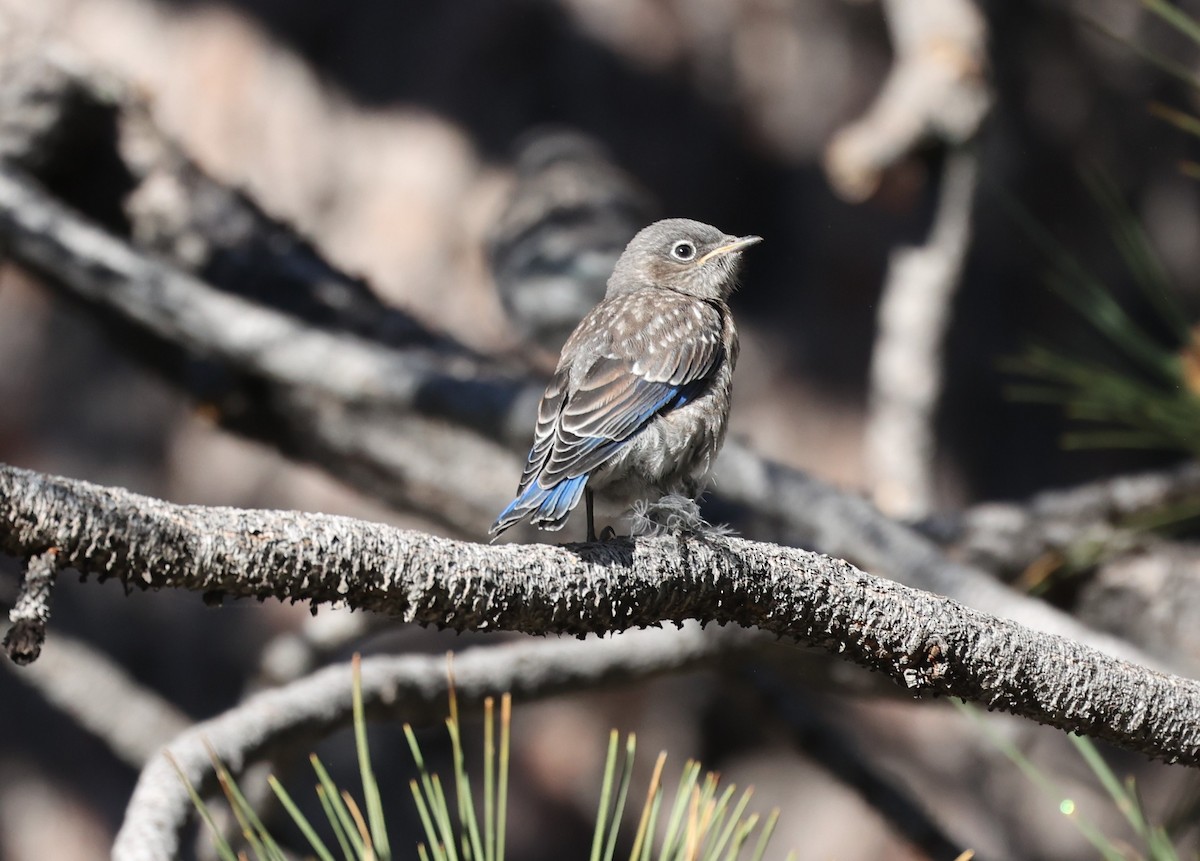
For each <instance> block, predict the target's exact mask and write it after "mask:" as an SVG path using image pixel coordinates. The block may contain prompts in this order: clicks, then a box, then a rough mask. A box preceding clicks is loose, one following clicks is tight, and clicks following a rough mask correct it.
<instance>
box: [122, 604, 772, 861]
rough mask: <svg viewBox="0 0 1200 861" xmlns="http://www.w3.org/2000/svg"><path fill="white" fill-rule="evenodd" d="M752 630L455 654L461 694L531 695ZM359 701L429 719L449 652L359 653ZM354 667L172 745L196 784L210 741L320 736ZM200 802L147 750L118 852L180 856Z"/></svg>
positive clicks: (247, 756)
mask: <svg viewBox="0 0 1200 861" xmlns="http://www.w3.org/2000/svg"><path fill="white" fill-rule="evenodd" d="M758 639H759V638H758V637H756V636H749V635H748V632H745V631H738V630H736V629H730V630H728V631H702V630H700V629H699V628H698V627H697V626H688V627H687V628H685V629H684V630H682V631H666V630H651V631H631V632H629V633H627V634H623V635H620V636H618V637H613V638H610V639H607V640H586V641H575V640H561V641H552V642H545V641H529V642H521V643H514V644H508V645H502V646H498V647H492V648H476V649H471V650H469V651H466V652H463V653H462V654H460V655H458V656H456V657H455V660H454V682H455V693H456V696H457V697H458V700H459V703H460V705H462V706H464V707H467V708H469V707H471V706H472V705H475V704H478V703H480V702H482V701H483V699H484V698H485V697H488V696H497V695H499V694H501V693H504V692H506V691H507V692H511V693H512V694H513V696H514V697H515V698H516V699H518V700H530V699H533V698H540V697H546V696H551V695H553V694H560V693H564V692H567V691H572V690H579V689H584V688H586V689H589V690H590V689H595V688H596V687H598V686H600V685H602V684H604V683H606V682H610V681H614V680H622V681H623V680H628V679H633V678H645V677H648V676H651V675H655V674H660V673H666V672H672V671H676V670H680V669H684V668H686V667H689V666H692V665H694V664H696V663H700V662H703V661H706V660H709V659H711V658H712V657H713V656H714V655H718V654H723V653H725V652H728V651H730V649H732V648H737V647H739V646H745V645H750V644H752V643H754V642H755V641H757V640H758ZM362 691H363V702H364V704H365V705H366V706H367V708H368V709H369V711H370V713H371V715H372V716H373V717H382V716H385V715H391V716H401V717H403V719H404V720H406V721H409V722H412V723H424V722H429V721H432V720H434V719H435V718H436V717H438V716H440V715H442V714H443V713H444V710H445V708H446V695H447V680H446V661H445V658H444V657H442V656H440V655H438V656H429V655H402V656H399V657H392V656H379V657H370V658H364V659H363V662H362ZM350 694H351V674H350V667H349V666H348V665H347V664H339V665H336V666H332V667H326V668H325V669H323V670H320V671H318V672H316V673H314V674H312V675H310V676H306V677H305V678H303V679H301V680H300V681H297V682H293V683H292V684H289V685H286V686H284V687H282V688H276V689H274V690H269V691H264V692H263V693H260V694H256V695H255V696H253V697H251V698H250V699H248V700H246V701H245V702H244V703H242V704H240V705H238V706H236V707H235V708H233V709H231V710H230V711H227V712H225V713H224V714H221V715H219V716H217V717H215V718H213V719H211V720H208V721H205V722H204V723H201V724H197V725H196V726H194V727H192V728H191V729H189V730H187V731H186V732H185V733H183V734H182V735H181V736H179V737H178V738H176V739H175V740H174V741H172V742H171V743H170V744H168V745H167V746H166V747H165V748H164V752H165V753H169V754H170V755H171V757H172V758H174V760H175V761H176V762H177V763H178V764H179V766H180V767H181V768H182V769H183V772H184V774H186V775H187V778H188V780H189V781H191V782H192V783H193V784H194V785H197V786H201V785H211V783H212V781H213V775H212V761H211V758H210V754H209V749H210V748H211V750H212V751H213V752H214V753H215V754H216V755H217V756H218V757H219V758H220V759H221V761H222V762H224V763H225V764H226V765H227V766H228V767H229V768H230V769H231V770H232V771H233V772H235V773H237V772H240V771H241V770H242V769H243V768H244V767H245V766H246V765H247V764H248V763H249V762H251V761H253V760H255V759H260V758H263V757H264V756H267V755H269V754H270V752H271V751H272V750H276V749H280V748H294V747H295V746H297V745H308V744H315V743H316V742H317V741H318V740H320V739H321V738H323V737H325V736H326V735H328V733H329V732H330V731H331V730H333V729H335V728H336V727H338V726H341V725H344V724H347V723H349V721H350V710H351V695H350ZM191 815H192V802H191V799H190V798H189V796H188V793H187V790H186V789H185V788H184V785H183V783H182V781H180V779H179V775H177V774H176V773H175V770H174V768H173V767H172V766H171V765H170V764H169V762H168V760H167V759H166V757H165V756H156V757H154V758H153V759H151V760H150V761H149V762H148V763H147V765H146V768H145V769H144V770H143V771H142V774H141V777H140V778H139V779H138V783H137V787H136V788H135V789H134V792H133V798H132V799H131V800H130V802H129V806H128V807H127V808H126V811H125V821H124V823H123V824H122V826H121V830H120V832H118V834H117V839H116V843H115V844H114V845H113V852H112V857H113V859H114V861H159V859H162V858H174V857H175V856H176V855H177V854H178V849H179V845H180V832H181V830H182V829H183V828H184V826H185V825H186V824H187V822H188V820H189V818H190V817H191Z"/></svg>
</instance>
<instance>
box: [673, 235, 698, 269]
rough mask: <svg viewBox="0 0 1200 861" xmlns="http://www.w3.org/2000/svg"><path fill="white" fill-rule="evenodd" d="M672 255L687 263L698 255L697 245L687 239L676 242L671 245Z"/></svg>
mask: <svg viewBox="0 0 1200 861" xmlns="http://www.w3.org/2000/svg"><path fill="white" fill-rule="evenodd" d="M671 256H672V257H674V258H675V259H676V260H682V261H683V262H684V263H686V262H688V261H689V260H691V259H692V258H693V257H695V256H696V246H695V245H693V244H692V243H690V242H688V241H687V240H686V239H685V240H683V241H682V242H676V243H675V244H674V245H673V246H671Z"/></svg>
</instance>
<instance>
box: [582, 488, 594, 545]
mask: <svg viewBox="0 0 1200 861" xmlns="http://www.w3.org/2000/svg"><path fill="white" fill-rule="evenodd" d="M583 499H584V502H585V503H586V504H587V522H588V533H587V540H588V541H595V540H596V521H595V518H594V515H593V513H592V506H593V504H594V503H593V501H592V492H591V491H590V490H587V489H586V488H585V489H584V491H583Z"/></svg>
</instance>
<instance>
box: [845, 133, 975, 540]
mask: <svg viewBox="0 0 1200 861" xmlns="http://www.w3.org/2000/svg"><path fill="white" fill-rule="evenodd" d="M978 178H979V156H978V154H977V153H976V151H975V150H974V149H973V148H970V147H960V148H957V149H955V150H952V151H951V152H950V153H948V154H947V156H946V163H945V167H944V168H943V171H942V187H941V191H940V195H939V198H938V207H937V212H936V213H935V215H934V220H933V227H932V228H931V230H930V233H929V239H928V241H927V242H926V243H925V244H924V245H922V246H917V247H904V248H898V249H896V250H895V251H893V252H892V257H891V261H890V263H889V266H888V276H887V280H886V281H885V282H884V285H883V292H882V295H881V297H880V302H879V315H878V320H879V323H878V331H877V334H876V336H875V344H874V347H873V348H872V351H871V378H870V402H869V404H868V412H867V425H866V430H865V436H866V442H865V445H866V458H867V467H868V472H869V474H870V479H871V487H872V493H873V495H874V497H875V502H876V504H877V505H879V507H880V509H882V510H883V511H884V512H885V513H886V514H889V515H892V516H893V517H902V518H915V517H922V516H924V515H926V514H928V513H929V511H930V508H931V507H932V505H933V472H934V469H933V468H934V433H933V420H934V412H935V410H936V408H937V401H938V397H939V395H940V393H941V389H942V345H943V339H944V336H945V332H946V326H947V323H948V320H949V316H950V307H951V305H952V303H953V299H954V294H955V292H956V291H957V289H958V282H959V278H960V277H961V275H962V267H963V262H964V260H965V258H966V255H967V248H968V246H969V244H970V241H971V208H972V202H973V201H974V198H975V188H976V185H977V182H978Z"/></svg>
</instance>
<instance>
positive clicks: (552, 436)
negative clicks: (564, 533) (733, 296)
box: [491, 218, 761, 541]
mask: <svg viewBox="0 0 1200 861" xmlns="http://www.w3.org/2000/svg"><path fill="white" fill-rule="evenodd" d="M760 241H761V239H760V238H759V237H757V236H743V237H741V238H738V237H736V236H728V235H726V234H724V233H722V232H721V231H720V230H717V228H715V227H711V226H709V225H707V224H702V223H701V222H699V221H691V220H688V219H684V218H671V219H667V220H665V221H658V222H655V223H654V224H651V225H650V226H649V227H646V228H644V229H643V230H642V231H641V232H639V233H638V234H637V235H636V236H634V238H633V239H632V240H631V241H630V243H629V245H628V246H626V248H625V251H624V253H622V254H621V257H620V259H619V260H618V261H617V264H616V267H615V268H614V269H613V273H612V276H611V277H610V278H609V279H608V288H607V291H606V293H605V296H604V299H603V300H601V302H600V304H598V305H597V306H596V307H594V308H593V309H592V310H591V311H589V312H588V314H587V315H586V316H585V317H584V318H583V320H582V321H581V322H580V323H579V325H578V326H577V327H576V328H575V331H574V332H573V333H572V334H571V336H570V338H568V339H567V343H566V344H565V345H564V346H563V349H562V354H561V355H560V357H559V360H558V368H557V370H556V371H555V373H554V377H553V378H552V379H551V380H550V384H549V385H548V386H547V387H546V392H545V394H544V395H542V401H541V404H540V405H539V407H538V418H537V426H536V427H535V429H534V436H533V447H532V448H531V449H530V450H529V460H528V462H527V463H526V465H525V471H524V474H523V475H522V476H521V483H520V484H519V485H518V487H517V493H516V498H514V499H513V501H512V502H510V503H509V504H508V506H507V507H506V508H505V509H504V510H503V511H502V512H500V515H499V517H497V518H496V522H495V523H494V524H492V529H491V533H492V534H493V535H498V534H499V533H500V532H503V531H504V530H505V529H507V528H508V527H510V526H512V525H513V524H514V523H517V522H518V521H520V520H522V519H523V518H525V517H528V518H529V519H530V522H531V523H533V525H534V526H538V527H540V528H542V529H561V528H562V525H563V524H564V523H565V522H566V520H567V516H568V515H569V514H570V513H571V511H572V509H574V508H575V506H576V505H578V504H579V500H580V499H581V498H586V501H587V521H588V522H587V536H588V540H589V541H594V540H596V529H595V522H594V519H593V494H594V493H597V492H601V493H603V494H604V496H605V497H606V498H608V499H611V500H613V501H615V502H618V503H621V504H623V505H628V504H630V503H631V502H633V501H636V500H640V499H648V498H652V497H653V498H656V499H657V498H659V497H662V496H665V495H666V494H680V495H683V496H686V497H688V498H691V499H694V498H695V497H696V496H697V495H698V494H699V492H700V490H701V487H702V485H701V482H702V481H703V479H704V477H705V475H706V474H707V473H708V470H709V467H710V466H711V464H712V462H713V460H714V459H715V458H716V455H717V451H718V450H719V449H720V447H721V443H722V442H723V441H724V439H725V426H726V423H727V420H728V418H729V405H730V390H731V386H732V382H733V367H734V363H735V362H736V361H737V354H738V336H737V329H736V328H735V327H734V324H733V316H732V315H731V314H730V311H729V306H728V305H726V304H725V300H726V299H728V298H729V294H730V293H731V292H732V291H733V288H734V286H735V283H736V278H737V271H738V267H739V264H740V262H741V256H742V252H743V251H745V250H746V248H748V247H749V246H751V245H754V244H755V243H757V242H760Z"/></svg>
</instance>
